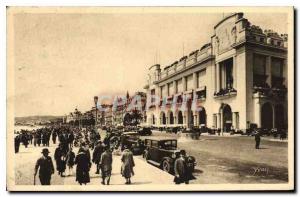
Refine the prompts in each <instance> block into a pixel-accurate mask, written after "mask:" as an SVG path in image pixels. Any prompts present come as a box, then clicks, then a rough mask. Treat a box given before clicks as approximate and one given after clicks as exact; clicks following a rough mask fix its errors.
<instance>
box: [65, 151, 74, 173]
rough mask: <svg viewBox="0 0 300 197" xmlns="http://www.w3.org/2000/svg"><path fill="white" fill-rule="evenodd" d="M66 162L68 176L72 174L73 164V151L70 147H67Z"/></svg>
mask: <svg viewBox="0 0 300 197" xmlns="http://www.w3.org/2000/svg"><path fill="white" fill-rule="evenodd" d="M66 163H67V166H68V169H69V176H70V175H72V174H73V166H74V164H75V153H74V152H73V150H72V148H70V149H69V151H68V153H67V155H66Z"/></svg>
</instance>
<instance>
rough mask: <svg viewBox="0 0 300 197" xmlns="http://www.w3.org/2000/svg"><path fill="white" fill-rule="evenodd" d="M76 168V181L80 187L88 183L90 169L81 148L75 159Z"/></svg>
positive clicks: (87, 159) (89, 164) (84, 152)
mask: <svg viewBox="0 0 300 197" xmlns="http://www.w3.org/2000/svg"><path fill="white" fill-rule="evenodd" d="M75 164H77V166H76V181H77V182H78V183H79V184H80V185H82V184H85V185H86V184H87V183H89V182H90V174H89V171H90V168H91V165H92V164H91V162H90V160H89V158H88V155H87V154H86V151H85V150H84V149H83V148H80V149H79V151H78V154H77V156H76V158H75Z"/></svg>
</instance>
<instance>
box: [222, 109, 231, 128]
mask: <svg viewBox="0 0 300 197" xmlns="http://www.w3.org/2000/svg"><path fill="white" fill-rule="evenodd" d="M231 126H232V111H231V107H230V106H229V105H225V106H224V107H223V131H224V132H230V130H231Z"/></svg>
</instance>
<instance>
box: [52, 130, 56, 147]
mask: <svg viewBox="0 0 300 197" xmlns="http://www.w3.org/2000/svg"><path fill="white" fill-rule="evenodd" d="M56 138H57V133H56V131H55V130H54V131H53V132H52V142H53V144H56Z"/></svg>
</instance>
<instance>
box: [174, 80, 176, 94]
mask: <svg viewBox="0 0 300 197" xmlns="http://www.w3.org/2000/svg"><path fill="white" fill-rule="evenodd" d="M173 94H177V83H176V81H175V80H174V81H173Z"/></svg>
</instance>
